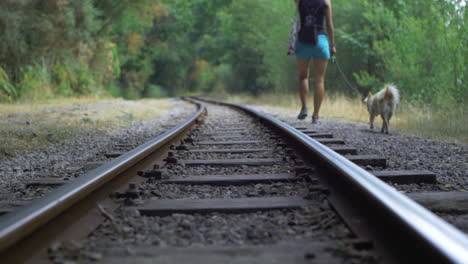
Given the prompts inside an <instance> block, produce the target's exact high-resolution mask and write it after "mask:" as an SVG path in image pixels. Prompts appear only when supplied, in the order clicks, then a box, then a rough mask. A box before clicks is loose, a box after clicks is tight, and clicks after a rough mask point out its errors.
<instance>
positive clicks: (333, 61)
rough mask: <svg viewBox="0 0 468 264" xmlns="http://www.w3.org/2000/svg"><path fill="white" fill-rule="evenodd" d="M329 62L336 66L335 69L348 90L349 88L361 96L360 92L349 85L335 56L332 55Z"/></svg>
mask: <svg viewBox="0 0 468 264" xmlns="http://www.w3.org/2000/svg"><path fill="white" fill-rule="evenodd" d="M330 60H331V63H333V64H336V67H337V68H338V72H339V73H340V74H341V77H342V78H343V80H344V81H345V83H346V85H347V86H348V88H351V89H352V90H354V91H355V92H357V94H359V95H360V94H361V92H360V91H359V90H358V89H357V88H356V87H355V86H353V85H352V84H351V82H350V81H349V80H348V78H346V75H345V74H344V72H343V70H342V69H341V66H340V63H339V62H338V60H337V59H336V57H335V55H334V54H333V55H332V56H331V58H330Z"/></svg>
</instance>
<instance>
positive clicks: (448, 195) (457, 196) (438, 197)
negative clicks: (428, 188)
mask: <svg viewBox="0 0 468 264" xmlns="http://www.w3.org/2000/svg"><path fill="white" fill-rule="evenodd" d="M406 195H407V196H408V197H409V198H411V199H413V200H414V201H416V202H417V203H419V204H421V205H422V206H424V207H427V208H428V209H430V210H432V211H435V212H441V213H449V214H453V213H455V214H466V213H468V192H456V191H454V192H422V193H407V194H406ZM467 224H468V219H467Z"/></svg>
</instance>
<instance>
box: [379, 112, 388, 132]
mask: <svg viewBox="0 0 468 264" xmlns="http://www.w3.org/2000/svg"><path fill="white" fill-rule="evenodd" d="M381 117H382V129H381V130H380V133H385V129H386V127H387V120H386V118H385V114H382V115H381Z"/></svg>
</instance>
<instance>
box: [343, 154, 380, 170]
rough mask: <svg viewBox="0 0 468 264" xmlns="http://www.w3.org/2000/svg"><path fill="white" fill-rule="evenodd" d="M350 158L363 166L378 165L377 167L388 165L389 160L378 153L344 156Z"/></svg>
mask: <svg viewBox="0 0 468 264" xmlns="http://www.w3.org/2000/svg"><path fill="white" fill-rule="evenodd" d="M344 157H345V158H347V159H348V160H350V161H352V162H354V163H356V164H358V165H362V166H367V165H369V166H376V167H383V168H385V167H386V166H387V160H386V159H385V158H382V157H380V156H378V155H352V156H344Z"/></svg>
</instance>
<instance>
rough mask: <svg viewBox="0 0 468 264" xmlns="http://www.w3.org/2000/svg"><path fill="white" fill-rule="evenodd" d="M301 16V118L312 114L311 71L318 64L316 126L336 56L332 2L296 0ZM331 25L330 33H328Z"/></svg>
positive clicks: (297, 51) (298, 50)
mask: <svg viewBox="0 0 468 264" xmlns="http://www.w3.org/2000/svg"><path fill="white" fill-rule="evenodd" d="M294 1H295V3H296V5H297V8H298V12H299V16H300V29H299V32H298V33H297V40H296V43H295V54H296V58H297V66H298V70H299V94H300V97H301V103H302V108H301V112H300V113H299V115H298V117H297V118H298V119H301V120H302V119H305V118H306V117H307V115H308V108H307V97H308V96H309V68H310V62H311V61H312V62H313V64H314V71H313V72H314V76H313V78H314V112H313V114H312V123H313V124H316V123H317V122H318V119H319V111H320V106H321V104H322V100H323V95H324V90H325V73H326V71H327V64H328V60H329V59H330V55H332V56H333V55H334V54H335V53H336V48H335V37H334V28H333V18H332V5H331V0H294ZM324 22H326V25H327V33H328V35H327V34H325V30H324Z"/></svg>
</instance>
